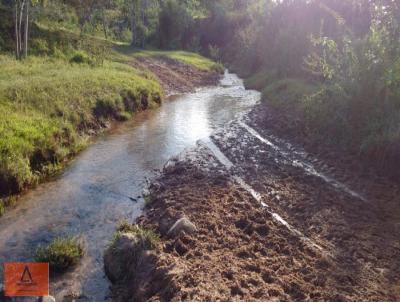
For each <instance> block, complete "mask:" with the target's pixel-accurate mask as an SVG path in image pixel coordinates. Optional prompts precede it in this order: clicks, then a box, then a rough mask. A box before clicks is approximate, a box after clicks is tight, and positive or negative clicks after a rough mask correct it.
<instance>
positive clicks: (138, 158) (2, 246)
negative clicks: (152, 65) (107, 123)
mask: <svg viewBox="0 0 400 302" xmlns="http://www.w3.org/2000/svg"><path fill="white" fill-rule="evenodd" d="M258 99H259V94H258V93H257V92H254V91H247V90H245V89H244V88H243V83H242V81H241V80H240V79H238V78H237V77H236V76H235V75H233V74H229V73H225V75H224V78H223V79H222V81H221V84H220V85H219V86H216V87H209V88H202V89H199V90H198V91H196V92H195V93H191V94H187V95H182V96H179V97H175V98H172V99H170V100H169V101H167V102H166V103H164V104H163V106H162V107H161V108H159V109H157V110H153V111H149V112H143V113H140V114H138V115H137V116H136V117H135V118H134V119H133V121H131V122H128V123H125V124H123V125H122V126H119V127H117V128H115V129H113V130H112V131H110V133H108V134H107V135H104V136H103V137H101V138H99V139H98V140H97V142H96V143H95V144H93V145H92V146H91V147H89V148H88V149H87V150H86V151H84V152H82V153H81V154H80V156H78V158H77V159H76V160H75V161H74V162H73V163H72V164H71V165H70V166H69V168H68V169H67V170H66V171H65V172H64V173H63V174H62V175H61V176H60V177H58V179H56V180H54V181H52V182H50V183H46V184H44V185H41V186H39V187H38V188H37V189H35V190H33V191H31V192H29V193H28V194H26V195H25V196H23V198H22V199H21V200H20V202H19V204H18V206H17V208H15V209H12V210H10V211H8V212H7V213H6V215H5V216H4V217H2V218H1V219H0V262H4V261H29V260H32V255H33V252H34V250H35V249H36V247H37V246H38V245H40V244H46V243H48V242H50V241H51V239H52V238H54V237H56V236H60V235H65V234H79V235H81V236H82V238H83V240H84V242H85V244H86V246H87V254H86V255H85V257H84V259H83V260H82V262H81V263H80V265H79V266H78V267H77V268H75V269H74V270H73V271H71V272H68V273H66V274H64V275H63V276H61V277H58V278H52V280H51V294H52V295H54V296H55V297H56V298H57V301H71V300H72V297H71V295H72V296H74V297H79V298H78V299H76V301H108V300H109V299H108V298H107V295H108V287H109V283H108V281H107V278H106V277H105V275H104V272H103V260H102V254H103V250H104V249H105V247H106V246H107V244H108V243H109V240H110V238H111V237H112V233H113V231H114V229H115V226H116V224H117V223H118V221H120V220H122V219H130V220H131V219H134V218H135V217H137V216H138V215H139V214H140V213H141V209H142V206H143V200H142V199H141V198H140V197H139V196H140V195H141V192H142V189H143V186H144V185H145V179H146V178H147V177H151V176H152V175H153V174H154V170H155V169H160V168H162V166H163V164H164V163H165V162H166V161H167V159H168V158H170V157H171V156H174V155H177V154H178V153H180V152H181V151H182V150H184V149H185V148H187V147H191V146H194V145H195V143H196V141H198V140H199V139H203V138H206V137H208V136H209V135H210V134H211V132H213V131H214V130H215V129H216V128H219V127H221V126H223V125H224V124H226V123H227V122H229V121H230V120H232V119H234V118H235V117H237V115H240V114H242V113H244V112H246V111H247V110H248V109H250V108H251V107H252V106H253V105H254V104H255V103H256V102H257V101H258ZM1 275H2V274H1ZM68 296H69V297H70V298H68Z"/></svg>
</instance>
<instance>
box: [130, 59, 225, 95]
mask: <svg viewBox="0 0 400 302" xmlns="http://www.w3.org/2000/svg"><path fill="white" fill-rule="evenodd" d="M131 64H132V65H134V66H135V67H140V68H141V69H143V70H150V71H151V72H152V73H153V74H154V75H155V77H156V78H157V79H158V81H159V82H160V84H161V86H162V87H163V89H164V91H165V92H166V94H167V95H175V94H182V93H187V92H192V91H194V89H195V88H196V87H201V86H208V85H215V84H216V83H217V82H218V80H219V78H220V77H221V75H220V74H218V73H215V72H208V71H202V70H199V69H197V68H194V67H192V66H190V65H187V64H184V63H181V62H179V61H175V60H172V59H168V58H165V57H145V56H143V57H138V58H137V59H136V60H135V61H134V62H132V63H131Z"/></svg>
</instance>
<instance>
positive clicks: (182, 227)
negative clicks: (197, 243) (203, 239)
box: [167, 217, 197, 237]
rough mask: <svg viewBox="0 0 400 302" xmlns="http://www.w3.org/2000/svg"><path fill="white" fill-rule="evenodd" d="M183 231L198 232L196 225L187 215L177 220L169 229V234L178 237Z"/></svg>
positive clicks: (187, 232) (188, 232)
mask: <svg viewBox="0 0 400 302" xmlns="http://www.w3.org/2000/svg"><path fill="white" fill-rule="evenodd" d="M183 232H184V233H186V234H193V233H195V232H197V228H196V226H195V225H194V224H193V223H192V222H191V221H190V220H189V219H188V218H187V217H183V218H181V219H179V220H178V221H177V222H175V224H174V225H173V226H172V227H171V228H170V229H169V231H168V233H167V235H168V236H169V237H177V236H179V235H180V234H182V233H183Z"/></svg>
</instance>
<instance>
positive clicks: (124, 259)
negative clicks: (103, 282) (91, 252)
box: [104, 233, 143, 283]
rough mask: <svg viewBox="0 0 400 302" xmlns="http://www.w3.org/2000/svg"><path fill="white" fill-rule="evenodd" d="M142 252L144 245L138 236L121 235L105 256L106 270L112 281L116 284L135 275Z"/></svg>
mask: <svg viewBox="0 0 400 302" xmlns="http://www.w3.org/2000/svg"><path fill="white" fill-rule="evenodd" d="M142 252H143V245H142V243H141V239H140V238H139V237H138V236H136V235H134V234H130V233H125V234H122V235H120V236H119V237H118V239H117V240H116V241H115V242H114V243H113V244H112V245H111V246H110V247H109V248H108V249H107V250H106V252H105V254H104V269H105V272H106V275H107V277H108V278H109V279H110V281H111V282H113V283H115V282H117V281H118V280H122V279H124V278H127V277H129V274H131V275H133V274H134V271H135V265H136V263H137V260H138V258H139V257H140V255H141V253H142Z"/></svg>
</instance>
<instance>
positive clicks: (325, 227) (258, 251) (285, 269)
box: [106, 108, 400, 302]
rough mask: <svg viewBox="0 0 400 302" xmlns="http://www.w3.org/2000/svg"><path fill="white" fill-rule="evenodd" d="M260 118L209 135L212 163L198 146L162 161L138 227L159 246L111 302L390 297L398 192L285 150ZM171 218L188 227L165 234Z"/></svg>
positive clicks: (394, 297)
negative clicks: (156, 236)
mask: <svg viewBox="0 0 400 302" xmlns="http://www.w3.org/2000/svg"><path fill="white" fill-rule="evenodd" d="M265 114H266V111H263V110H261V109H260V108H256V109H255V110H253V112H251V113H250V114H249V115H248V116H247V117H246V118H244V119H243V120H241V121H234V122H232V123H230V124H228V125H227V126H226V127H225V128H224V129H223V130H221V131H219V132H217V133H215V135H213V137H212V141H213V142H214V143H215V145H216V146H217V147H218V149H219V150H220V151H221V152H222V153H221V154H220V155H219V160H217V159H216V157H215V154H216V153H215V152H212V151H210V149H209V148H207V147H205V146H204V145H199V146H198V147H197V149H195V150H193V151H190V152H188V153H186V154H185V155H182V156H181V158H179V159H175V160H174V161H172V162H169V163H168V164H167V165H166V168H165V169H164V171H163V173H162V174H161V175H160V177H159V178H158V179H156V180H155V181H154V183H153V185H152V187H151V199H150V200H151V202H150V203H149V204H148V206H147V210H146V213H145V215H144V216H142V217H140V218H139V219H138V221H137V223H138V225H139V226H141V227H143V228H145V229H152V230H155V232H156V233H157V234H159V235H160V237H161V238H160V241H159V242H158V243H157V244H156V245H155V248H154V249H153V250H152V251H150V252H148V251H147V252H146V253H144V254H143V255H145V256H143V257H139V260H137V262H135V265H133V266H130V269H129V271H127V272H126V276H130V277H129V278H125V279H116V280H114V287H113V294H114V300H115V301H160V300H161V301H169V300H172V301H181V300H184V301H215V300H223V301H235V300H236V301H335V302H339V301H393V302H394V301H398V300H399V299H400V279H399V276H400V260H399V259H400V242H399V240H398V238H399V236H400V210H399V207H398V197H397V196H398V192H400V188H399V186H398V184H396V183H393V182H391V181H390V180H388V179H384V178H382V177H378V176H376V175H375V176H374V175H373V174H369V173H365V170H364V169H362V170H357V169H353V168H352V167H353V165H351V164H349V163H347V162H346V161H343V162H341V161H338V160H337V158H339V159H342V157H336V163H335V161H334V159H335V157H334V154H332V155H331V156H332V161H330V160H329V156H321V157H318V155H317V154H312V153H307V152H306V151H305V150H304V149H302V148H300V147H299V146H294V145H291V144H289V143H287V141H286V140H284V139H282V138H278V137H277V134H279V132H278V131H276V132H274V131H273V130H274V129H279V131H282V130H281V128H279V126H276V124H275V125H272V124H271V123H272V120H268V119H266V116H265ZM271 125H272V126H271ZM270 126H271V127H270ZM288 137H289V136H287V137H286V138H288ZM336 156H338V154H336ZM221 158H222V160H223V162H225V165H222V164H221ZM346 164H347V165H348V167H347V168H346ZM182 217H185V218H187V219H188V220H189V221H190V222H191V223H193V224H194V225H195V226H196V231H194V232H193V233H192V232H190V234H188V233H187V232H184V233H181V234H178V235H176V236H170V235H169V234H168V231H169V229H170V228H171V227H172V226H173V225H174V223H176V222H177V221H179V219H181V218H182ZM106 265H107V261H106Z"/></svg>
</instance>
